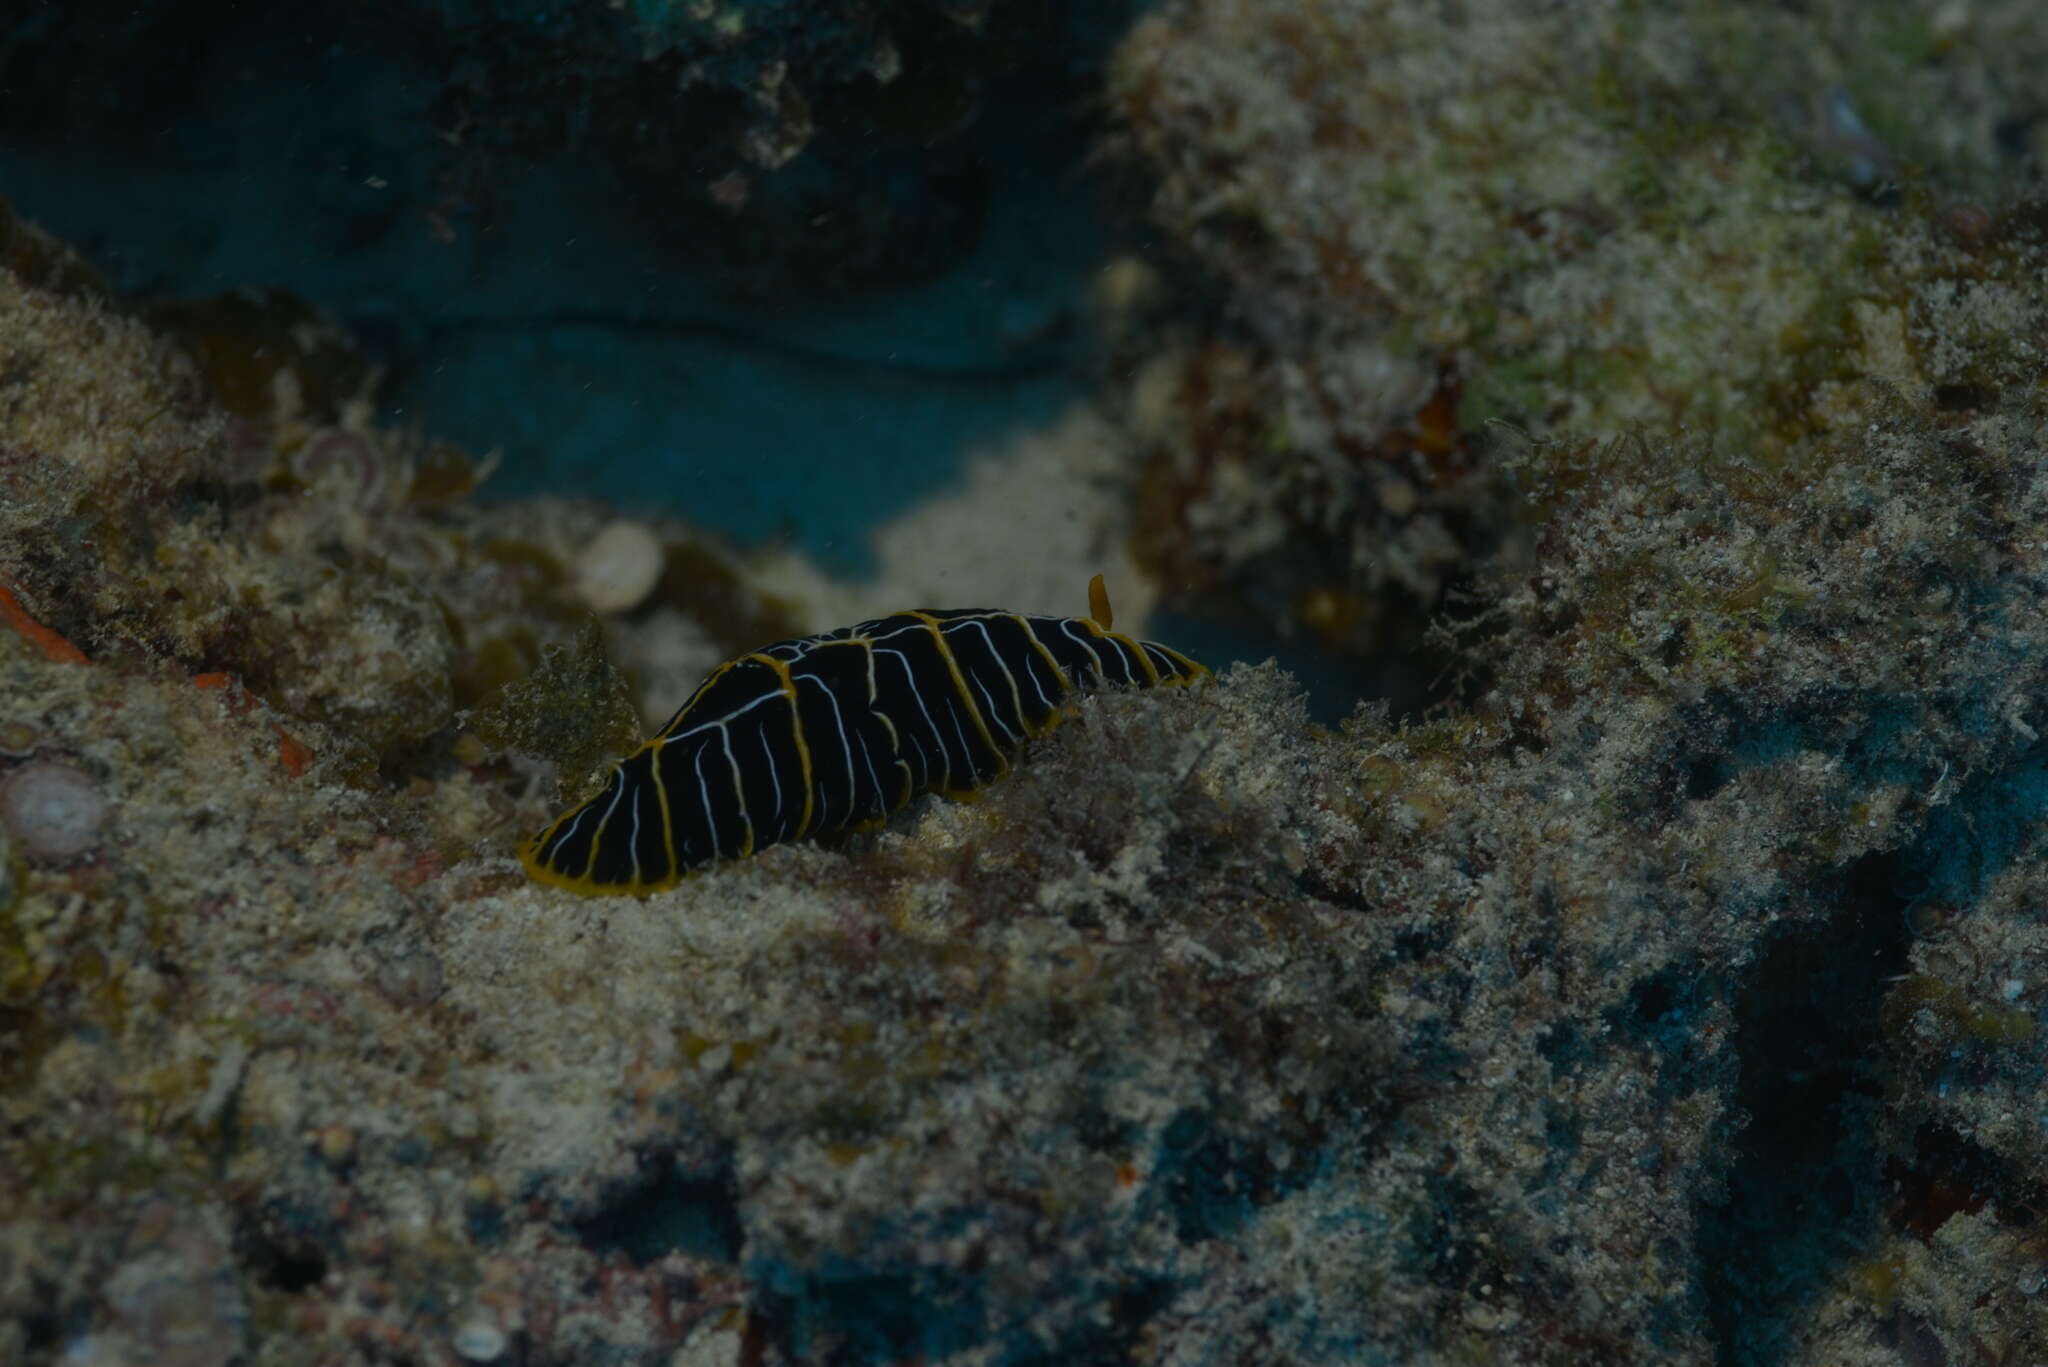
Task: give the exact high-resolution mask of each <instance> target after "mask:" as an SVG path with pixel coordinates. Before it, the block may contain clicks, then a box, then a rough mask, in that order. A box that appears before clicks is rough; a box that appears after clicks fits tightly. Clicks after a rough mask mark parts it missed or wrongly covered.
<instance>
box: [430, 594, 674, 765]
mask: <svg viewBox="0 0 2048 1367" xmlns="http://www.w3.org/2000/svg"><path fill="white" fill-rule="evenodd" d="M469 725H470V729H471V730H472V731H474V732H475V734H476V735H477V736H478V738H480V739H481V740H482V741H483V742H484V744H486V745H489V746H492V747H493V748H495V749H499V750H509V751H513V752H515V753H518V754H523V755H530V756H533V757H535V758H537V759H545V760H548V761H550V762H551V763H554V764H556V765H558V766H560V769H559V775H560V776H559V778H558V779H557V792H558V795H559V797H560V799H561V800H562V801H564V802H566V801H569V800H571V799H573V798H574V797H576V796H577V795H579V794H581V793H583V792H585V791H586V790H587V789H589V788H590V787H591V786H592V784H593V782H594V780H595V778H596V777H597V775H598V773H599V771H600V770H601V769H603V768H604V767H606V766H607V765H609V764H610V762H611V761H612V760H614V759H616V758H617V757H618V756H620V755H623V754H625V753H626V752H627V751H629V750H631V749H633V748H634V747H635V746H637V745H638V744H639V743H640V719H639V717H638V715H637V714H636V713H635V712H634V710H633V704H632V698H631V694H630V691H629V690H628V688H627V685H626V679H625V676H624V675H622V674H621V673H619V671H618V670H617V669H616V668H614V667H613V665H612V663H611V660H610V659H609V658H608V657H607V656H606V654H605V650H604V633H603V631H602V630H601V629H600V628H599V626H598V625H597V623H596V622H595V621H592V622H591V623H590V624H589V625H588V626H587V627H586V628H585V629H584V631H583V632H582V634H580V635H579V636H577V637H576V639H575V640H574V641H573V642H571V643H570V644H569V645H567V646H552V647H549V648H548V650H547V651H546V652H545V653H543V655H542V656H541V660H540V663H539V664H538V665H536V666H535V667H534V669H533V671H532V672H531V673H529V674H528V675H526V677H524V678H522V679H517V680H514V681H512V682H510V683H507V684H505V685H503V686H502V687H500V688H499V690H498V692H497V694H496V695H495V696H494V697H493V698H492V699H491V700H490V701H488V702H486V703H485V704H483V706H481V707H479V708H477V709H476V711H474V712H472V713H471V714H470V717H469Z"/></svg>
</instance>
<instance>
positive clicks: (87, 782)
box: [0, 760, 107, 863]
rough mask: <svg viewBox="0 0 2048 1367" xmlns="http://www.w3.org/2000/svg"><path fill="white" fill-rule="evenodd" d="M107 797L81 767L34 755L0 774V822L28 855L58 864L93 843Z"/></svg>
mask: <svg viewBox="0 0 2048 1367" xmlns="http://www.w3.org/2000/svg"><path fill="white" fill-rule="evenodd" d="M106 819H107V799H106V798H105V797H104V796H103V795H102V794H101V792H100V788H99V784H97V783H95V782H94V781H93V779H92V777H91V775H89V774H87V773H86V772H85V771H84V770H82V769H76V768H73V767H72V766H71V765H69V764H59V763H57V762H55V761H53V760H33V761H31V762H30V763H27V764H24V765H22V766H21V767H20V768H19V769H16V770H15V771H14V772H13V773H11V774H9V775H8V776H7V777H6V778H5V779H0V826H5V827H6V828H7V833H8V834H9V835H11V836H13V837H14V840H15V843H16V844H17V845H18V846H19V847H20V849H21V852H22V853H23V854H24V855H26V856H28V857H29V858H30V859H33V860H39V861H42V862H45V863H61V862H62V861H64V860H67V859H76V858H77V857H78V856H79V855H81V854H84V853H85V852H86V851H87V850H89V849H91V848H92V847H93V846H94V845H95V844H97V843H98V841H99V837H100V827H101V826H102V825H104V824H105V822H106Z"/></svg>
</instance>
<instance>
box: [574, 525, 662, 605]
mask: <svg viewBox="0 0 2048 1367" xmlns="http://www.w3.org/2000/svg"><path fill="white" fill-rule="evenodd" d="M662 560H663V557H662V551H661V542H660V540H659V539H657V538H656V537H655V535H654V533H653V532H651V531H649V530H647V528H645V527H644V526H642V525H641V524H639V523H638V522H627V521H624V520H623V519H622V520H620V521H618V522H614V523H612V524H611V525H609V526H607V527H606V528H605V529H604V530H603V531H601V532H599V533H598V534H597V535H596V536H595V537H593V538H591V542H590V544H589V545H587V546H585V547H584V548H583V553H582V554H581V555H579V556H577V557H576V594H577V596H578V597H579V598H581V599H582V600H583V601H584V602H585V603H587V604H589V605H590V608H591V611H593V612H627V611H630V610H631V609H633V608H635V607H638V606H639V605H640V601H641V600H642V599H644V598H645V597H647V595H648V594H650V593H652V592H653V591H654V586H655V585H656V584H658V583H659V582H661V568H662Z"/></svg>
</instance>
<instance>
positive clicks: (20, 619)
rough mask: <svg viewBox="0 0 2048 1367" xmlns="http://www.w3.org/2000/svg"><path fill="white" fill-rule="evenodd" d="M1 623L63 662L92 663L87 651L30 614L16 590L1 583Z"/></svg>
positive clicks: (46, 653)
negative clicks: (16, 596)
mask: <svg viewBox="0 0 2048 1367" xmlns="http://www.w3.org/2000/svg"><path fill="white" fill-rule="evenodd" d="M0 625H4V626H8V627H11V628H13V629H14V630H15V631H18V632H20V633H21V634H22V635H23V636H25V637H27V638H28V639H29V641H31V642H32V643H33V644H35V645H36V646H37V647H38V648H39V649H41V651H42V652H43V654H45V655H47V656H49V657H50V658H51V659H53V660H56V661H58V662H59V663H61V664H74V665H82V664H91V663H92V661H90V660H88V659H86V658H85V652H84V651H82V650H80V649H79V648H78V647H77V646H75V645H73V644H71V642H69V641H67V640H65V639H64V638H63V637H62V636H60V635H58V634H57V633H56V632H54V631H52V630H50V629H49V628H48V627H46V626H44V625H43V624H42V623H41V622H38V621H37V620H36V619H35V618H33V617H31V616H29V615H28V613H27V611H26V610H24V609H23V608H22V606H21V603H20V601H19V600H17V599H16V598H15V596H14V591H13V590H12V589H10V588H9V587H8V586H7V585H6V584H5V583H0Z"/></svg>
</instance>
